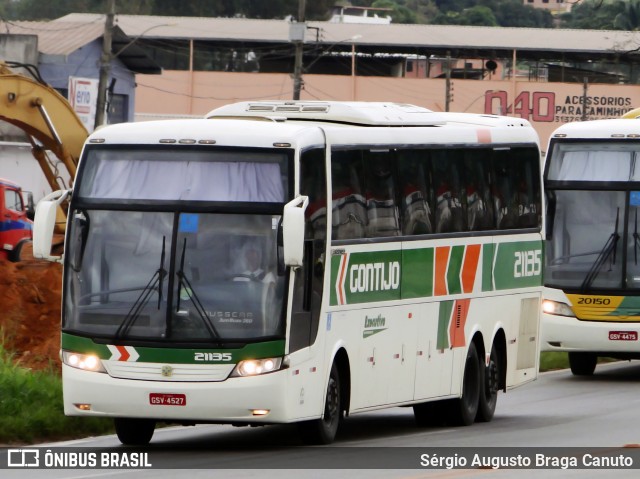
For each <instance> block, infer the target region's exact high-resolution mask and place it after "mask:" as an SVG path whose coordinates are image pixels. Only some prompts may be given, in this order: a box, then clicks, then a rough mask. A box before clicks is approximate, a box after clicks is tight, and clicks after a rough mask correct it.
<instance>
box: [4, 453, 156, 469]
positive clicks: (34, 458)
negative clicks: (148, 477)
mask: <svg viewBox="0 0 640 479" xmlns="http://www.w3.org/2000/svg"><path fill="white" fill-rule="evenodd" d="M7 466H8V467H11V468H14V467H15V468H23V467H28V468H45V469H46V468H51V469H74V468H109V469H121V468H124V469H127V468H133V469H138V468H150V467H153V465H152V464H151V462H150V461H149V455H148V453H146V452H113V451H102V452H93V451H92V452H81V451H52V450H50V449H47V450H44V451H42V450H40V449H9V450H7Z"/></svg>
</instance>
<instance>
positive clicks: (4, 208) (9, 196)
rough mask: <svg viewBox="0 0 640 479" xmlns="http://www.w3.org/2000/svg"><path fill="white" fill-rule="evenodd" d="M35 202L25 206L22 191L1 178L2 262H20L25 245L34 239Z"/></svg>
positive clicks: (0, 238)
mask: <svg viewBox="0 0 640 479" xmlns="http://www.w3.org/2000/svg"><path fill="white" fill-rule="evenodd" d="M33 210H34V208H33V200H31V196H29V198H28V203H27V204H25V202H24V197H23V194H22V189H21V188H20V186H18V185H17V184H15V183H13V182H12V181H9V180H5V179H2V178H0V260H2V259H8V260H9V261H20V254H21V252H22V248H23V247H24V245H25V243H29V242H31V240H32V239H33V232H32V230H33V222H32V219H33Z"/></svg>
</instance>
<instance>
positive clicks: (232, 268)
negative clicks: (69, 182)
mask: <svg viewBox="0 0 640 479" xmlns="http://www.w3.org/2000/svg"><path fill="white" fill-rule="evenodd" d="M290 155H291V153H290V152H287V150H270V149H263V150H260V149H249V148H235V149H221V148H220V149H219V148H211V147H210V148H203V147H193V148H191V147H187V148H172V147H169V148H167V146H166V145H165V146H164V147H163V149H158V148H154V147H144V148H141V147H137V148H131V147H122V146H120V147H104V146H97V147H93V148H91V149H89V151H88V152H87V154H86V155H85V156H84V157H83V164H82V168H83V174H82V176H81V177H80V181H79V183H78V186H77V190H76V193H75V196H74V198H73V200H72V212H73V216H72V221H71V224H70V230H69V238H71V240H70V241H68V242H67V254H66V255H65V260H66V265H67V268H66V274H65V302H64V304H65V308H64V313H63V329H64V330H65V331H73V332H77V333H80V334H84V335H90V336H96V337H102V338H105V339H106V338H108V339H111V340H145V341H152V342H163V341H164V342H167V343H176V342H207V343H216V344H222V343H230V342H234V341H235V342H251V341H258V340H264V338H267V337H282V336H283V334H284V325H283V324H282V322H281V318H282V317H283V297H284V293H283V291H284V289H285V284H284V283H285V279H284V276H278V274H277V268H276V264H277V247H276V232H277V228H278V224H279V222H280V217H281V216H280V215H281V214H282V205H283V204H284V202H285V200H286V198H287V197H288V181H289V180H288V165H289V161H290Z"/></svg>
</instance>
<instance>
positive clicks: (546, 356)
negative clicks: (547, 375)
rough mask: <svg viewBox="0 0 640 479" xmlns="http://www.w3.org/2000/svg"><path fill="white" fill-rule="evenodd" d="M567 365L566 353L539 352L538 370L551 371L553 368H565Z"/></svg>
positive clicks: (567, 357)
mask: <svg viewBox="0 0 640 479" xmlns="http://www.w3.org/2000/svg"><path fill="white" fill-rule="evenodd" d="M568 367H569V356H568V355H567V353H556V352H549V351H547V352H543V353H540V371H541V372H543V371H553V370H555V369H566V368H568Z"/></svg>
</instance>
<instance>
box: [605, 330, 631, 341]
mask: <svg viewBox="0 0 640 479" xmlns="http://www.w3.org/2000/svg"><path fill="white" fill-rule="evenodd" d="M637 340H638V333H637V332H636V331H609V341H637Z"/></svg>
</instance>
